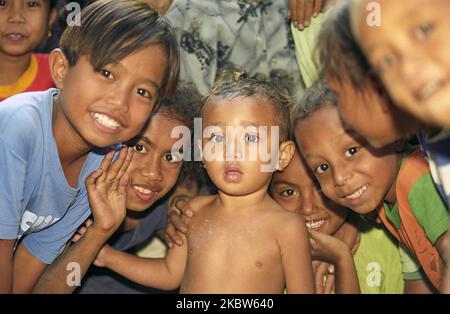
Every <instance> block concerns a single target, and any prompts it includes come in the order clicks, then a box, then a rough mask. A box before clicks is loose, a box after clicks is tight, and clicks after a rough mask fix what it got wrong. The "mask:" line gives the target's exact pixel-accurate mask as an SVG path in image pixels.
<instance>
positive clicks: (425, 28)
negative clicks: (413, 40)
mask: <svg viewBox="0 0 450 314" xmlns="http://www.w3.org/2000/svg"><path fill="white" fill-rule="evenodd" d="M433 28H434V25H433V24H430V23H425V24H422V25H420V26H419V27H418V28H417V29H416V31H415V36H416V37H417V39H419V40H424V39H426V38H427V37H428V36H429V35H430V33H431V32H432V31H433Z"/></svg>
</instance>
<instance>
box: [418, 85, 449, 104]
mask: <svg viewBox="0 0 450 314" xmlns="http://www.w3.org/2000/svg"><path fill="white" fill-rule="evenodd" d="M443 85H444V82H443V81H442V80H434V81H431V82H429V83H427V84H426V85H425V87H424V88H422V89H421V90H420V92H419V94H418V98H419V100H420V101H421V102H424V101H427V100H428V99H430V98H431V97H432V96H433V95H434V94H435V93H436V92H437V91H438V90H439V89H440V88H441V87H442V86H443Z"/></svg>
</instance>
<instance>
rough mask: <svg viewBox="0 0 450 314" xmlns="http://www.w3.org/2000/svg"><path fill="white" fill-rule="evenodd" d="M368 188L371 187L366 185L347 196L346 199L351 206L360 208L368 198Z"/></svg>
mask: <svg viewBox="0 0 450 314" xmlns="http://www.w3.org/2000/svg"><path fill="white" fill-rule="evenodd" d="M368 188H369V185H368V184H365V185H363V186H362V187H360V188H358V189H357V190H356V191H354V192H352V193H351V194H347V195H345V199H346V200H348V201H349V202H350V205H351V206H353V207H354V206H358V205H360V204H361V203H362V202H363V201H365V199H366V198H367V189H368Z"/></svg>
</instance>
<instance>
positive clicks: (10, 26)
mask: <svg viewBox="0 0 450 314" xmlns="http://www.w3.org/2000/svg"><path fill="white" fill-rule="evenodd" d="M49 10H50V1H49V0H34V1H31V0H2V1H0V54H3V55H7V56H22V55H24V54H26V53H31V52H32V51H33V50H34V49H35V48H36V47H37V46H38V45H39V43H40V42H41V40H42V39H43V38H44V36H45V35H46V33H47V28H48V27H49V25H50V18H49V16H50V14H49Z"/></svg>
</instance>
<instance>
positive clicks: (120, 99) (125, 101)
mask: <svg viewBox="0 0 450 314" xmlns="http://www.w3.org/2000/svg"><path fill="white" fill-rule="evenodd" d="M129 101H130V92H129V90H128V89H127V88H125V87H120V86H116V87H115V88H112V89H111V91H110V93H109V94H108V96H107V99H106V102H107V103H108V104H109V105H112V106H113V107H114V108H115V109H116V110H119V111H122V112H125V113H126V112H128V109H129Z"/></svg>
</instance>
